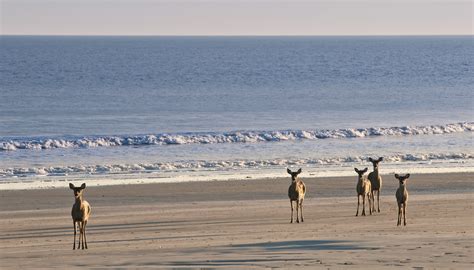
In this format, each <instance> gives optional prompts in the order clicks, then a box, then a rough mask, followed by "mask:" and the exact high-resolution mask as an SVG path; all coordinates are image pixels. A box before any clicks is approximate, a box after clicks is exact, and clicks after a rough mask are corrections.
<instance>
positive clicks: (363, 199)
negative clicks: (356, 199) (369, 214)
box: [362, 195, 365, 216]
mask: <svg viewBox="0 0 474 270" xmlns="http://www.w3.org/2000/svg"><path fill="white" fill-rule="evenodd" d="M362 215H363V216H365V195H362Z"/></svg>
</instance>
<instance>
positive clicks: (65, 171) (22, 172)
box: [0, 153, 474, 178]
mask: <svg viewBox="0 0 474 270" xmlns="http://www.w3.org/2000/svg"><path fill="white" fill-rule="evenodd" d="M367 159H368V157H367V156H348V157H336V158H323V159H272V160H232V161H201V160H199V161H179V162H162V163H150V164H147V163H139V164H115V165H78V166H59V167H31V168H6V169H0V177H4V178H5V177H25V176H65V175H84V174H89V175H90V174H92V175H93V174H131V173H148V172H171V171H182V170H184V171H192V170H203V169H204V170H232V169H251V168H271V167H273V166H280V167H281V166H304V165H351V164H353V163H357V164H360V163H362V162H367ZM472 159H474V154H467V153H451V154H436V153H429V154H398V155H389V156H384V162H387V163H398V162H410V161H411V162H429V161H435V160H445V161H447V160H454V161H458V162H462V161H463V160H472Z"/></svg>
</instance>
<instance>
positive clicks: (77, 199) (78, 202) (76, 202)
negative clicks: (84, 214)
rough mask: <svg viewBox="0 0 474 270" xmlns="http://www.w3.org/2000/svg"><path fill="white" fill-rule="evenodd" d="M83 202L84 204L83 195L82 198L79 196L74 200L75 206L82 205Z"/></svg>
mask: <svg viewBox="0 0 474 270" xmlns="http://www.w3.org/2000/svg"><path fill="white" fill-rule="evenodd" d="M82 202H83V199H82V195H81V196H77V197H76V198H75V199H74V204H77V205H81V204H82Z"/></svg>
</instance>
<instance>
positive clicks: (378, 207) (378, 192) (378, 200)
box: [377, 189, 380, 212]
mask: <svg viewBox="0 0 474 270" xmlns="http://www.w3.org/2000/svg"><path fill="white" fill-rule="evenodd" d="M377 210H378V211H377V212H380V189H379V190H377Z"/></svg>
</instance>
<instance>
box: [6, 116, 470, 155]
mask: <svg viewBox="0 0 474 270" xmlns="http://www.w3.org/2000/svg"><path fill="white" fill-rule="evenodd" d="M472 131H474V122H461V123H454V124H446V125H426V126H403V127H388V128H386V127H370V128H357V129H354V128H347V129H332V130H330V129H322V130H282V131H235V132H224V133H216V132H211V133H177V134H155V135H140V136H89V137H72V138H71V137H69V138H30V139H9V140H2V141H0V151H15V150H18V149H54V148H88V147H112V146H139V145H180V144H216V143H257V142H278V141H293V140H317V139H330V138H332V139H337V138H363V137H374V136H408V135H432V134H449V133H457V132H472Z"/></svg>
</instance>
